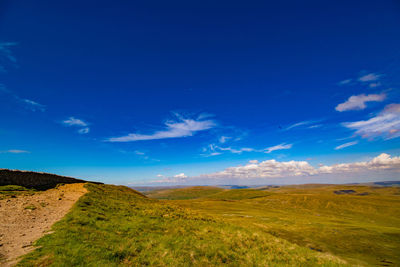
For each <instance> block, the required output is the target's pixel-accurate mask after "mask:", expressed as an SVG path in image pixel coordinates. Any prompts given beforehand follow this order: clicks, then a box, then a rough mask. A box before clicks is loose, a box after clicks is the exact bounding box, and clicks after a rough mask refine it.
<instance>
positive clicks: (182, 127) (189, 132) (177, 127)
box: [107, 117, 216, 142]
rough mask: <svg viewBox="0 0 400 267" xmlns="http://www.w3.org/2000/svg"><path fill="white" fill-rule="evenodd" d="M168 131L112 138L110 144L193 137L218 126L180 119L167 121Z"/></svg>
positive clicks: (203, 121)
mask: <svg viewBox="0 0 400 267" xmlns="http://www.w3.org/2000/svg"><path fill="white" fill-rule="evenodd" d="M165 125H166V129H165V130H162V131H156V132H154V133H152V134H137V133H131V134H128V135H126V136H121V137H111V138H109V139H107V141H109V142H133V141H142V140H157V139H167V138H180V137H188V136H193V135H194V134H195V133H196V132H200V131H205V130H209V129H211V128H213V127H215V126H216V123H215V122H214V121H213V120H193V119H185V118H181V117H178V121H167V122H166V123H165Z"/></svg>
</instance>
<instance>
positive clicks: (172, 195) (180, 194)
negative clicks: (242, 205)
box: [145, 186, 225, 199]
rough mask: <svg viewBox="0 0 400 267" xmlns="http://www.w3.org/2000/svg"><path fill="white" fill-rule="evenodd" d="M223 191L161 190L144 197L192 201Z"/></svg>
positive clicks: (200, 188)
mask: <svg viewBox="0 0 400 267" xmlns="http://www.w3.org/2000/svg"><path fill="white" fill-rule="evenodd" d="M222 191H225V190H224V189H222V188H219V187H213V186H192V187H185V188H177V189H161V190H153V191H148V192H145V195H146V196H148V197H150V198H156V199H193V198H199V197H205V196H208V195H213V194H216V193H218V192H222Z"/></svg>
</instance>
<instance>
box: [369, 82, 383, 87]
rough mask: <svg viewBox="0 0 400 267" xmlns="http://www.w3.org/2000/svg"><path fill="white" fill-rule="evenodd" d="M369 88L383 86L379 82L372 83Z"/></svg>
mask: <svg viewBox="0 0 400 267" xmlns="http://www.w3.org/2000/svg"><path fill="white" fill-rule="evenodd" d="M368 86H369V87H371V88H375V87H378V86H381V83H379V82H376V83H370V84H369V85H368Z"/></svg>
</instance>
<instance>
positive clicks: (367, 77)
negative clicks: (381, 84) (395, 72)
mask: <svg viewBox="0 0 400 267" xmlns="http://www.w3.org/2000/svg"><path fill="white" fill-rule="evenodd" d="M381 76H382V75H380V74H376V73H369V74H366V75H363V76H361V77H359V78H358V80H359V81H360V82H373V81H377V80H379V78H380V77H381Z"/></svg>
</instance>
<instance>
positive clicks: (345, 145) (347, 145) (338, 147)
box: [335, 141, 358, 150]
mask: <svg viewBox="0 0 400 267" xmlns="http://www.w3.org/2000/svg"><path fill="white" fill-rule="evenodd" d="M356 144H358V141H353V142H348V143H344V144H342V145H340V146H337V147H335V150H340V149H343V148H345V147H349V146H354V145H356Z"/></svg>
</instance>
